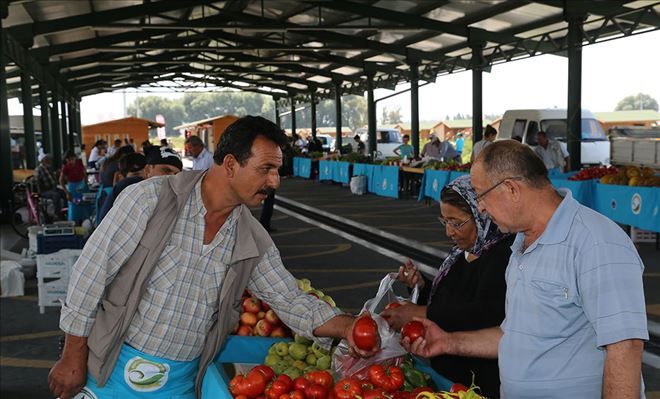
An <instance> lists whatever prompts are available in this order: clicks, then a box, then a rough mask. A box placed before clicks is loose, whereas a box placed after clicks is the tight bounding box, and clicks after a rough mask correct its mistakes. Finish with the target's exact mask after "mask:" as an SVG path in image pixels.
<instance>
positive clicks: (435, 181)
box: [418, 169, 451, 202]
mask: <svg viewBox="0 0 660 399" xmlns="http://www.w3.org/2000/svg"><path fill="white" fill-rule="evenodd" d="M450 174H451V172H448V171H446V170H429V169H427V170H425V171H424V176H423V177H422V185H421V189H420V190H419V198H418V199H419V200H420V201H421V200H422V199H424V197H428V198H432V199H434V200H436V201H438V202H439V201H440V191H442V189H443V187H444V186H446V185H447V182H449V176H450Z"/></svg>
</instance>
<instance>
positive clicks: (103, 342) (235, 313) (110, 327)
mask: <svg viewBox="0 0 660 399" xmlns="http://www.w3.org/2000/svg"><path fill="white" fill-rule="evenodd" d="M204 175H205V173H204V172H202V171H185V172H181V173H179V174H177V175H176V176H172V177H168V178H166V181H165V182H163V185H162V188H161V192H160V195H159V198H158V205H157V206H156V209H155V210H154V213H153V214H152V216H151V218H150V219H149V222H148V223H147V227H146V229H145V232H144V235H143V236H142V239H140V242H139V243H138V246H137V248H136V249H135V251H134V252H133V254H132V255H131V257H130V258H129V259H128V260H127V261H126V262H125V263H124V264H123V265H122V267H121V269H120V270H119V272H118V273H117V275H116V277H115V278H114V280H113V281H112V283H111V284H110V285H109V286H108V287H107V288H106V290H105V296H104V297H103V298H102V299H101V303H100V305H99V308H98V311H97V313H96V320H95V322H94V325H93V326H92V330H91V332H90V334H89V337H88V339H87V346H88V347H89V357H88V359H87V367H88V370H89V372H90V373H91V375H92V376H93V377H94V379H95V380H96V382H97V384H98V386H100V387H102V386H104V385H105V383H106V382H107V381H108V378H109V377H110V374H111V373H112V370H113V369H114V367H115V363H116V362H117V358H118V357H119V352H120V350H121V346H122V344H123V342H124V338H125V336H126V332H127V331H128V328H129V326H130V324H131V321H132V320H133V316H134V315H135V312H136V311H137V307H138V304H139V303H140V300H141V298H142V296H143V294H144V291H145V289H146V287H147V283H148V281H149V276H150V275H151V272H152V270H153V268H154V266H155V265H156V263H158V260H159V259H160V255H161V254H162V252H163V249H164V248H165V246H166V244H167V243H168V242H169V237H170V236H171V235H172V230H173V229H174V225H175V224H176V220H177V216H178V214H179V213H180V212H181V210H182V209H183V207H184V205H185V203H186V201H187V200H188V198H189V197H190V194H191V193H192V191H193V189H194V187H195V184H196V183H197V182H198V181H199V180H200V179H202V177H203V176H204ZM241 206H242V207H243V209H242V211H241V214H240V217H239V218H238V221H237V225H236V243H235V244H234V249H233V253H232V256H231V261H230V264H229V268H228V270H227V273H226V275H225V279H224V281H223V284H222V289H221V290H220V294H219V298H218V319H217V321H216V322H215V323H214V324H213V325H212V326H211V329H210V331H209V333H208V335H207V336H206V341H205V343H204V349H203V350H202V354H201V355H200V358H199V373H198V374H197V377H196V378H195V388H196V392H197V397H201V387H202V380H203V378H204V374H205V373H206V369H207V367H208V365H209V364H210V363H211V362H212V361H213V359H214V358H215V356H216V355H217V354H218V352H219V350H220V348H221V347H222V345H223V343H224V341H225V338H226V337H227V334H228V333H229V332H230V331H231V329H232V328H233V327H234V326H235V325H236V323H238V319H239V314H240V310H239V309H240V306H241V295H242V294H243V290H244V289H245V287H246V286H247V283H248V280H249V278H250V274H251V273H252V270H253V269H254V268H255V266H257V264H258V263H259V260H260V259H261V258H262V257H263V255H264V254H265V253H266V251H267V250H268V249H269V248H270V247H272V246H273V241H272V240H271V238H270V236H269V235H268V233H267V232H266V230H264V228H263V227H262V226H261V224H259V222H258V221H257V220H256V219H255V218H254V217H253V216H252V214H251V213H250V210H249V209H248V208H247V207H246V206H245V205H241Z"/></svg>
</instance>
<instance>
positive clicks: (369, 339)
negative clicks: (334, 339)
mask: <svg viewBox="0 0 660 399" xmlns="http://www.w3.org/2000/svg"><path fill="white" fill-rule="evenodd" d="M353 341H354V342H355V346H357V347H358V348H360V349H362V350H372V349H374V347H375V346H376V344H377V343H378V325H377V324H376V322H375V321H374V319H372V318H371V317H369V316H362V317H360V318H359V319H358V320H357V321H356V322H355V325H354V326H353Z"/></svg>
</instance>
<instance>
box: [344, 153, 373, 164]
mask: <svg viewBox="0 0 660 399" xmlns="http://www.w3.org/2000/svg"><path fill="white" fill-rule="evenodd" d="M339 160H340V161H344V162H350V163H366V164H369V163H371V158H369V157H368V156H366V155H363V154H360V153H357V152H349V153H348V154H346V155H342V156H340V157H339Z"/></svg>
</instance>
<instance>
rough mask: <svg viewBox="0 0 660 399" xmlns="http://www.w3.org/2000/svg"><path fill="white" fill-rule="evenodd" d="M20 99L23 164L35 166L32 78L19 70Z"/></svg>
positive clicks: (28, 166) (27, 166)
mask: <svg viewBox="0 0 660 399" xmlns="http://www.w3.org/2000/svg"><path fill="white" fill-rule="evenodd" d="M21 101H22V102H23V134H24V135H25V136H24V137H25V166H26V168H27V169H34V168H36V167H37V153H36V152H37V145H36V141H35V139H34V117H33V114H32V78H31V77H30V74H29V73H27V72H26V71H25V70H23V71H21Z"/></svg>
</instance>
